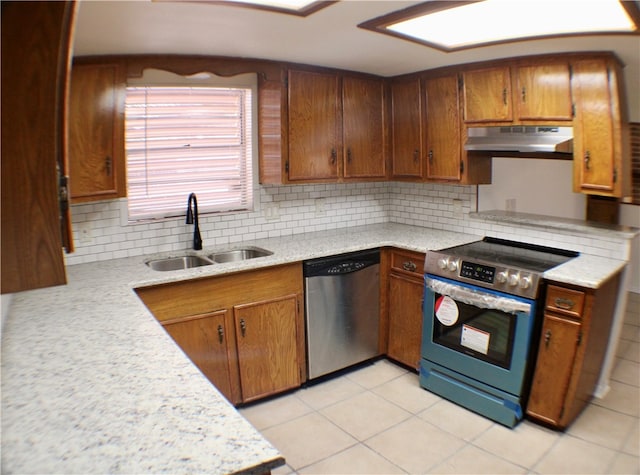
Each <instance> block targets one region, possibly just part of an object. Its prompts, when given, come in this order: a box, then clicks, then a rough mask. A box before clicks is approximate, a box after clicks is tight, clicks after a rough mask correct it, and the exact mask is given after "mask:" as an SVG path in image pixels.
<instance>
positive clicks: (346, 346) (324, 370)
mask: <svg viewBox="0 0 640 475" xmlns="http://www.w3.org/2000/svg"><path fill="white" fill-rule="evenodd" d="M304 282H305V320H306V327H307V358H308V370H309V379H313V378H317V377H318V376H323V375H326V374H329V373H332V372H334V371H337V370H340V369H343V368H346V367H348V366H351V365H354V364H356V363H360V362H363V361H366V360H368V359H371V358H373V357H375V356H377V355H378V354H379V352H378V326H379V323H378V320H379V300H380V299H379V297H380V251H379V250H377V249H376V250H368V251H361V252H354V253H349V254H340V255H337V256H332V257H327V258H322V259H314V260H309V261H305V262H304Z"/></svg>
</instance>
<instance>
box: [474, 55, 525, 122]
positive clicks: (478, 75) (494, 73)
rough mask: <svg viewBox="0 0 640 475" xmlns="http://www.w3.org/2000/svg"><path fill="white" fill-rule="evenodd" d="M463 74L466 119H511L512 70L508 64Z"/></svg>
mask: <svg viewBox="0 0 640 475" xmlns="http://www.w3.org/2000/svg"><path fill="white" fill-rule="evenodd" d="M462 74H463V82H464V89H463V91H464V121H465V122H467V123H469V122H505V121H511V120H513V111H512V108H511V73H510V70H509V68H508V67H504V68H489V69H479V70H476V71H466V72H464V73H462Z"/></svg>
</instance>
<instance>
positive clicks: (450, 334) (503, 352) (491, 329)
mask: <svg viewBox="0 0 640 475" xmlns="http://www.w3.org/2000/svg"><path fill="white" fill-rule="evenodd" d="M435 301H436V306H435V307H436V309H440V308H442V310H436V312H435V315H433V323H434V324H433V342H434V343H437V344H439V345H443V346H446V347H448V348H451V349H452V350H455V351H458V352H460V353H463V354H466V355H469V356H472V357H474V358H477V359H479V360H482V361H486V362H488V363H492V364H494V365H497V366H500V367H502V368H506V369H509V367H510V365H511V354H512V349H513V338H514V333H515V326H516V316H515V315H513V314H510V313H506V312H502V311H500V310H494V309H484V308H478V307H474V306H473V305H468V304H465V303H462V302H457V301H453V300H452V299H451V298H450V297H443V296H442V295H440V294H436V300H435ZM447 307H449V308H453V309H454V310H446V309H447ZM452 313H453V314H454V317H451V314H452ZM443 322H444V323H443Z"/></svg>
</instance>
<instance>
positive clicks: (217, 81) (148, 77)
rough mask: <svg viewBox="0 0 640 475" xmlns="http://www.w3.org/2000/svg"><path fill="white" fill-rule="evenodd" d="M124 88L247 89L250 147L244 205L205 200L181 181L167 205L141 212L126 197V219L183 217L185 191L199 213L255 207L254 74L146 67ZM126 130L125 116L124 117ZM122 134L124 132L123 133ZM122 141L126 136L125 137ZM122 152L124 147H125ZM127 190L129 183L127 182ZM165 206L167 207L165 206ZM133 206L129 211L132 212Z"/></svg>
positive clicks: (147, 220)
mask: <svg viewBox="0 0 640 475" xmlns="http://www.w3.org/2000/svg"><path fill="white" fill-rule="evenodd" d="M127 86H128V87H183V88H184V87H187V88H196V87H221V88H243V89H250V90H251V104H250V105H249V108H250V111H251V137H250V141H251V147H250V149H249V155H250V157H249V162H248V163H247V165H246V169H247V177H246V182H245V183H244V189H245V191H246V193H247V195H248V197H249V198H248V201H247V202H246V203H245V204H244V206H240V207H238V206H231V207H224V208H223V207H221V206H220V205H219V203H218V204H216V203H213V202H212V201H211V200H210V199H208V197H207V194H206V192H202V193H198V190H197V189H194V188H193V187H192V186H190V184H189V183H188V182H185V183H184V189H182V190H181V191H179V192H178V193H177V194H175V196H173V197H172V198H171V204H170V205H165V207H164V208H163V209H159V210H146V211H144V212H143V213H142V214H141V213H140V211H139V209H138V210H136V208H135V207H132V206H131V205H130V203H131V201H130V199H129V197H127V222H128V223H140V222H149V221H162V220H167V219H175V218H176V217H184V215H185V211H186V208H187V199H188V196H189V193H191V192H195V193H196V195H197V197H198V211H199V214H200V216H204V215H213V214H216V215H218V214H228V213H239V212H251V211H253V210H254V209H256V206H257V204H258V203H257V200H258V196H259V193H258V189H257V188H258V186H257V184H258V173H257V170H258V168H257V157H258V147H257V135H258V133H257V76H256V74H243V75H239V76H234V77H231V78H222V77H218V76H215V75H213V74H210V73H199V74H196V75H193V76H190V77H183V76H179V75H176V74H173V73H170V72H168V71H160V70H155V69H147V70H145V71H144V74H143V76H142V77H140V78H130V79H129V80H128V81H127ZM125 130H126V117H125ZM125 135H126V133H125ZM125 141H126V138H125ZM125 153H126V146H125ZM126 163H127V168H129V157H128V156H127V157H126ZM127 188H128V189H129V183H127ZM166 206H169V208H167V207H166ZM132 208H133V211H134V212H133V214H132Z"/></svg>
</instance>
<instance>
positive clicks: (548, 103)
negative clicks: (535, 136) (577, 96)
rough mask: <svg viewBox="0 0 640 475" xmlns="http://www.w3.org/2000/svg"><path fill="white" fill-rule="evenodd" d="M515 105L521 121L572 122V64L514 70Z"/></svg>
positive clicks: (544, 65) (526, 67) (525, 67)
mask: <svg viewBox="0 0 640 475" xmlns="http://www.w3.org/2000/svg"><path fill="white" fill-rule="evenodd" d="M515 71H516V74H515V79H516V87H515V91H514V103H515V104H516V110H517V117H518V118H519V119H520V120H522V121H527V120H549V121H571V120H573V113H572V108H571V74H570V70H569V63H568V62H562V63H557V64H554V63H551V64H539V65H532V66H518V67H516V68H515Z"/></svg>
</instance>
